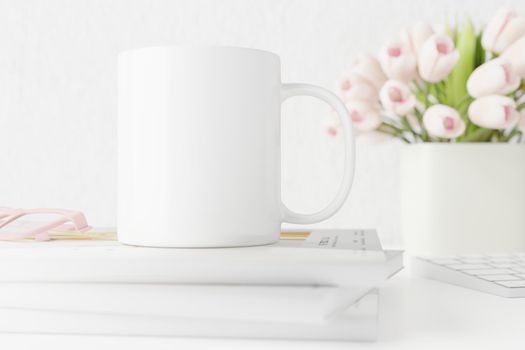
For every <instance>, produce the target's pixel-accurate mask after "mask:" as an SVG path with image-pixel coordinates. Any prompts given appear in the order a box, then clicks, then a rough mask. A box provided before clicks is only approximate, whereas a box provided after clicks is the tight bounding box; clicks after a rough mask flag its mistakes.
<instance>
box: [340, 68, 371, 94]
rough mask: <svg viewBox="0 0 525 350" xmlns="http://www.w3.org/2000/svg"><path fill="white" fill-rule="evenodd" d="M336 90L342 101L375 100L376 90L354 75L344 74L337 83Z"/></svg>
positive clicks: (366, 81) (363, 79)
mask: <svg viewBox="0 0 525 350" xmlns="http://www.w3.org/2000/svg"><path fill="white" fill-rule="evenodd" d="M337 89H338V91H339V94H340V96H341V97H342V98H343V100H370V101H375V100H377V90H376V88H375V87H374V86H373V85H372V84H371V83H369V82H368V80H366V79H365V78H363V77H361V76H360V75H357V74H355V73H350V72H349V73H344V74H343V76H342V77H341V78H340V79H339V81H338V82H337Z"/></svg>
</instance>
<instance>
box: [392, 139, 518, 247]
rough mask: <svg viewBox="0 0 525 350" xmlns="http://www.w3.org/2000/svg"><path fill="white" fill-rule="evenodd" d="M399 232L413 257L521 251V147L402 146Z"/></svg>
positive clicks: (484, 145)
mask: <svg viewBox="0 0 525 350" xmlns="http://www.w3.org/2000/svg"><path fill="white" fill-rule="evenodd" d="M401 229H402V232H403V236H404V240H405V247H406V250H407V252H408V253H409V254H411V255H420V256H424V255H447V254H457V253H488V252H491V253H493V252H515V251H525V145H523V144H521V145H520V144H494V143H487V144H485V143H464V144H445V143H441V144H439V143H425V144H414V145H407V146H405V147H403V149H402V151H401Z"/></svg>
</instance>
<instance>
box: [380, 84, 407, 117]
mask: <svg viewBox="0 0 525 350" xmlns="http://www.w3.org/2000/svg"><path fill="white" fill-rule="evenodd" d="M379 99H380V101H381V104H382V105H383V107H384V108H385V109H386V110H387V111H389V112H392V113H394V114H395V115H397V116H404V115H407V114H408V113H409V112H411V111H412V110H413V109H414V107H415V105H416V97H415V96H414V94H413V93H412V92H411V91H410V89H409V87H408V85H406V84H405V83H403V82H402V81H399V80H388V81H387V82H386V83H385V85H383V87H382V88H381V90H380V91H379Z"/></svg>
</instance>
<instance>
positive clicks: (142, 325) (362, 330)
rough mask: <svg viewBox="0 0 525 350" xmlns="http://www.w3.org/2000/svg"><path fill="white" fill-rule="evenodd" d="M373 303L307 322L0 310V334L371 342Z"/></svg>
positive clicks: (372, 297) (373, 297) (373, 298)
mask: <svg viewBox="0 0 525 350" xmlns="http://www.w3.org/2000/svg"><path fill="white" fill-rule="evenodd" d="M378 298H379V295H378V292H377V290H374V291H371V292H370V293H368V294H366V295H365V296H363V297H362V298H361V299H359V300H358V301H357V302H356V303H353V304H352V305H350V306H348V307H347V308H344V309H342V310H341V311H340V312H338V313H337V314H336V315H334V316H333V317H330V318H328V319H326V320H325V321H322V322H312V323H307V322H295V321H292V320H288V321H286V322H282V321H275V322H274V321H271V320H267V321H259V320H239V319H217V318H206V317H176V316H175V317H174V316H168V315H158V314H157V315H150V314H143V315H140V314H130V313H101V312H84V311H81V312H78V311H61V310H38V309H37V310H35V309H24V308H0V332H10V333H52V334H104V335H135V336H137V335H139V336H140V335H142V336H193V337H227V338H272V339H273V338H275V339H316V340H360V341H371V340H374V339H375V338H376V334H377V315H378V300H379V299H378ZM209 311H210V314H213V310H212V309H210V310H209Z"/></svg>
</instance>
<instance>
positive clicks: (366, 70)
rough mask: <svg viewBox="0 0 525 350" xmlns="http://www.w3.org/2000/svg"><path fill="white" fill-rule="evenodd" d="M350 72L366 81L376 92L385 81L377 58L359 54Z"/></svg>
mask: <svg viewBox="0 0 525 350" xmlns="http://www.w3.org/2000/svg"><path fill="white" fill-rule="evenodd" d="M350 72H351V73H354V74H357V75H359V76H360V77H362V78H364V79H366V80H367V81H368V82H369V83H370V84H372V85H374V87H375V88H376V89H378V90H379V89H380V88H381V86H383V84H384V83H385V81H386V79H387V78H386V75H385V73H384V72H383V70H382V69H381V65H380V64H379V61H378V60H377V58H375V57H373V56H371V55H367V54H359V55H357V56H356V57H355V58H354V60H353V61H352V65H351V66H350Z"/></svg>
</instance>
